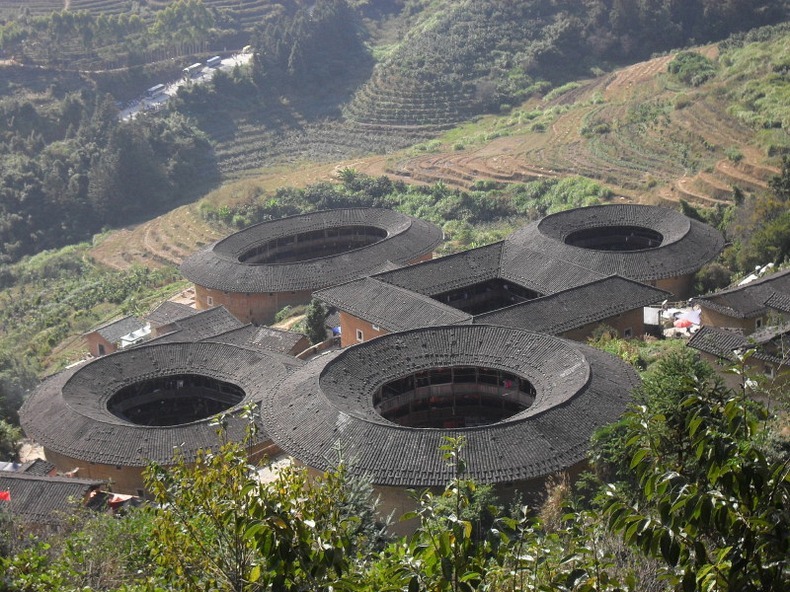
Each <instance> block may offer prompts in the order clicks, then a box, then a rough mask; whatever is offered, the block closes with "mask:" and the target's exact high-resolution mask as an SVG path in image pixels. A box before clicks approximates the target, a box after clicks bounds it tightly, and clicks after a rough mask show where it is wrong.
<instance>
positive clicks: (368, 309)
mask: <svg viewBox="0 0 790 592" xmlns="http://www.w3.org/2000/svg"><path fill="white" fill-rule="evenodd" d="M314 295H315V297H316V298H318V299H319V300H321V301H322V302H326V303H327V304H329V305H332V306H337V307H338V308H340V309H342V310H343V311H345V312H348V313H349V314H352V315H354V316H357V317H360V318H363V319H365V320H366V321H368V322H370V323H373V324H374V325H379V326H381V327H383V328H385V329H386V330H388V331H403V330H405V329H414V328H417V327H428V326H433V325H450V324H455V323H468V322H471V320H472V315H470V314H467V313H465V312H463V311H460V310H458V309H456V308H453V307H452V306H448V305H446V304H442V303H441V302H439V301H437V300H434V299H433V298H431V297H430V296H424V295H423V294H420V293H418V292H413V291H410V290H406V289H404V288H401V287H398V286H393V285H391V284H388V283H386V282H383V281H381V280H380V279H379V278H378V277H369V278H362V279H359V280H354V281H351V282H347V283H345V284H340V285H339V286H333V287H331V288H325V289H324V290H319V291H318V292H316V293H315V294H314Z"/></svg>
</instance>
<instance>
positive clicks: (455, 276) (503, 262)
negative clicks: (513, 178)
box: [315, 242, 604, 331]
mask: <svg viewBox="0 0 790 592" xmlns="http://www.w3.org/2000/svg"><path fill="white" fill-rule="evenodd" d="M496 278H500V279H505V280H508V281H510V282H513V283H515V284H518V285H521V286H523V287H525V288H528V289H530V290H534V291H536V292H538V293H539V294H552V293H554V292H557V291H560V290H567V289H570V288H573V287H577V286H580V285H584V284H587V283H590V282H594V281H597V280H601V279H604V276H603V275H601V274H600V273H598V272H595V271H591V270H589V269H584V268H582V267H579V266H577V265H573V264H572V263H566V262H562V261H553V262H552V260H550V259H549V258H547V257H546V256H545V255H540V254H538V253H535V252H533V251H530V250H529V249H527V248H525V247H515V246H512V245H508V244H507V243H506V242H499V243H494V244H492V245H487V246H485V247H479V248H477V249H471V250H469V251H464V252H462V253H457V254H454V255H448V256H446V257H440V258H439V259H432V260H431V261H425V262H423V263H418V264H416V265H410V266H408V267H404V268H402V269H398V270H395V271H391V272H387V273H379V274H376V275H375V276H372V277H368V278H362V279H359V280H353V281H351V282H347V283H345V284H341V285H338V286H333V287H331V288H325V289H324V290H319V291H317V292H316V293H315V297H316V298H318V299H319V300H321V301H323V302H326V303H327V304H329V305H331V306H336V307H337V308H338V309H340V310H343V311H345V312H348V313H349V314H352V315H354V316H356V317H359V318H362V319H365V320H366V321H368V322H371V323H373V324H376V325H379V326H381V327H384V328H385V329H387V330H388V331H403V330H406V329H415V328H418V327H427V326H435V325H447V324H457V323H469V322H471V320H472V316H471V315H470V314H468V313H465V312H462V311H460V310H458V309H456V308H453V307H451V306H448V305H447V304H444V303H442V302H439V301H438V300H435V299H434V298H432V297H431V296H432V295H433V296H435V295H437V294H441V293H442V292H447V291H450V290H456V289H461V288H464V287H466V286H472V285H474V284H479V283H482V282H486V281H489V280H492V279H496Z"/></svg>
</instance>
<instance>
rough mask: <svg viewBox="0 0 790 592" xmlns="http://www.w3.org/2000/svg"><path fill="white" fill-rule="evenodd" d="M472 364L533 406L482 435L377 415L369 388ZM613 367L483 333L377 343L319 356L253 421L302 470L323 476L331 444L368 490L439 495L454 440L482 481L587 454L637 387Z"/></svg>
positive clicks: (544, 343) (549, 343)
mask: <svg viewBox="0 0 790 592" xmlns="http://www.w3.org/2000/svg"><path fill="white" fill-rule="evenodd" d="M449 366H456V367H458V366H478V367H486V368H494V369H499V370H502V371H506V372H508V373H512V374H515V375H517V376H519V377H521V378H524V379H526V380H528V381H529V382H531V383H532V385H533V386H534V387H535V389H536V398H535V401H534V403H533V404H532V405H531V406H530V407H528V408H527V409H524V410H522V411H520V412H518V413H517V414H516V415H513V416H511V417H508V418H506V419H503V420H501V421H499V422H497V423H492V424H489V425H486V426H479V427H470V428H455V429H438V428H409V427H403V426H400V425H397V424H395V423H392V422H390V421H388V420H386V419H384V418H383V417H382V416H381V415H379V414H378V412H377V411H376V409H375V408H374V405H373V395H374V393H375V392H376V390H377V389H378V388H379V387H380V386H382V385H384V384H386V383H388V382H390V381H392V380H396V379H398V378H401V377H404V376H406V375H408V374H410V373H414V372H418V371H420V370H425V369H428V368H441V367H449ZM638 382H639V379H638V377H637V375H636V372H635V371H634V370H633V369H632V368H631V367H630V366H628V365H627V364H626V363H624V362H623V361H621V360H619V359H617V358H614V357H612V356H610V355H609V354H606V353H603V352H601V351H598V350H595V349H592V348H590V347H588V346H585V345H581V344H578V343H574V342H571V341H567V340H564V339H560V338H557V337H552V336H548V335H542V334H538V333H532V332H529V331H523V330H518V329H510V328H506V327H494V326H485V325H463V326H460V325H459V326H445V327H433V328H427V329H418V330H415V331H408V332H403V333H393V334H389V335H384V336H382V337H379V338H377V339H374V340H372V341H369V342H366V343H362V344H359V345H356V346H354V347H351V348H348V349H346V350H343V351H342V352H339V353H338V352H333V353H328V354H325V355H323V356H319V357H318V358H315V359H313V360H311V361H310V362H308V363H307V364H306V365H305V366H303V367H302V368H300V369H298V370H297V371H296V372H295V373H294V374H293V375H292V376H291V377H290V378H289V379H288V380H287V381H284V382H282V383H281V384H280V385H279V387H278V388H277V389H273V390H271V391H269V392H267V394H266V395H265V396H264V401H263V404H262V406H261V414H262V418H263V423H264V425H265V426H266V427H267V431H268V433H269V434H270V436H271V437H272V439H273V440H274V441H275V443H277V444H278V445H279V446H280V447H281V448H283V449H284V450H285V451H287V452H288V453H289V454H291V455H292V456H294V457H296V458H297V459H299V460H300V461H301V462H303V463H305V464H307V465H309V466H311V467H314V468H317V469H322V470H323V469H326V468H328V467H330V466H332V464H333V463H334V462H335V461H336V458H335V456H334V452H333V451H334V450H335V447H336V446H337V445H338V443H339V445H340V446H341V448H342V450H343V452H344V456H345V457H346V458H347V459H349V464H350V466H351V468H352V470H353V471H356V472H359V473H360V474H365V475H368V476H370V478H371V480H372V482H373V483H375V484H379V485H397V486H406V487H426V486H440V485H444V484H446V483H447V481H448V480H449V479H451V478H452V476H453V475H452V472H451V470H450V469H449V468H448V467H447V466H446V465H445V463H444V461H443V460H442V458H441V455H440V453H439V451H438V449H439V446H441V445H442V444H444V436H457V435H464V436H465V437H466V439H467V444H466V447H465V449H464V453H463V454H464V457H465V458H466V461H467V467H468V475H469V476H471V477H472V478H475V479H477V480H479V481H481V482H485V483H505V482H511V481H519V480H527V479H533V478H539V477H545V476H547V475H550V474H552V473H554V472H556V471H559V470H562V469H566V468H568V467H570V466H573V465H574V464H576V463H578V462H580V461H581V460H583V459H584V458H585V457H586V454H587V451H588V446H589V440H590V436H591V435H592V432H593V430H594V429H595V428H597V427H598V426H601V425H604V424H607V423H611V422H612V421H614V420H616V419H617V418H618V417H619V415H620V414H621V413H622V412H623V410H624V409H625V407H626V405H627V403H628V401H629V400H630V396H631V395H630V393H631V391H632V389H633V388H634V387H635V386H636V385H637V384H638Z"/></svg>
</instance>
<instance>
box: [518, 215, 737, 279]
mask: <svg viewBox="0 0 790 592" xmlns="http://www.w3.org/2000/svg"><path fill="white" fill-rule="evenodd" d="M596 228H600V229H604V228H629V229H636V230H637V232H638V231H639V229H646V230H647V231H649V232H650V233H651V234H655V233H657V234H658V235H660V237H661V239H660V244H657V245H656V246H652V247H651V248H643V249H639V250H597V249H595V248H584V247H579V246H575V245H573V244H569V242H572V241H571V240H570V237H573V236H574V235H575V234H578V233H580V232H584V231H592V232H593V233H594V229H596ZM507 242H508V243H510V244H513V245H521V246H524V247H528V248H530V249H531V250H534V251H538V252H542V253H546V254H548V255H551V256H553V257H556V258H559V259H562V260H565V261H570V262H573V263H575V264H576V265H580V266H582V267H585V268H587V269H592V270H595V271H598V272H601V273H604V274H606V275H612V274H617V275H621V276H623V277H627V278H629V279H633V280H637V281H650V280H658V279H665V278H671V277H679V276H683V275H687V274H689V273H694V272H696V271H697V270H699V269H700V268H701V267H702V266H703V265H705V264H706V263H707V262H709V261H711V260H712V259H714V258H715V257H716V255H718V254H719V252H720V251H721V249H722V248H723V246H724V237H723V236H722V235H721V233H720V232H719V231H717V230H716V229H715V228H712V227H711V226H708V225H707V224H703V223H702V222H698V221H696V220H692V219H690V218H687V217H686V216H684V215H683V214H681V213H680V212H677V211H675V210H670V209H667V208H660V207H656V206H644V205H635V204H617V205H603V206H591V207H587V208H576V209H573V210H567V211H564V212H559V213H556V214H551V215H549V216H546V217H545V218H543V219H542V220H540V221H538V222H533V223H532V224H529V225H527V226H525V227H524V228H521V229H519V230H517V231H516V232H514V233H513V234H512V235H511V236H510V237H509V238H508V239H507Z"/></svg>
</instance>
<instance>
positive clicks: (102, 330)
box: [90, 316, 146, 343]
mask: <svg viewBox="0 0 790 592" xmlns="http://www.w3.org/2000/svg"><path fill="white" fill-rule="evenodd" d="M145 325H146V323H145V321H143V320H142V319H139V318H137V317H135V316H128V317H123V318H122V319H118V320H115V321H111V322H109V323H107V324H105V325H102V326H101V327H98V328H96V329H94V330H93V331H90V332H91V333H94V332H95V333H98V334H99V335H101V336H102V337H103V338H104V339H106V340H107V341H109V342H110V343H117V342H118V341H120V340H121V337H123V336H124V335H128V334H129V333H132V332H133V331H137V330H138V329H142V328H143V327H145Z"/></svg>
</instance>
